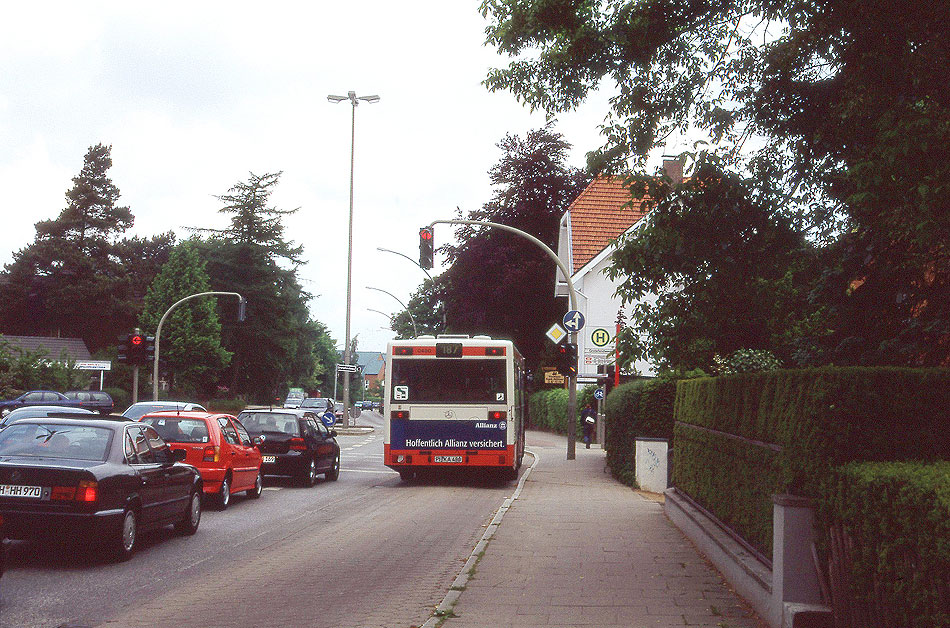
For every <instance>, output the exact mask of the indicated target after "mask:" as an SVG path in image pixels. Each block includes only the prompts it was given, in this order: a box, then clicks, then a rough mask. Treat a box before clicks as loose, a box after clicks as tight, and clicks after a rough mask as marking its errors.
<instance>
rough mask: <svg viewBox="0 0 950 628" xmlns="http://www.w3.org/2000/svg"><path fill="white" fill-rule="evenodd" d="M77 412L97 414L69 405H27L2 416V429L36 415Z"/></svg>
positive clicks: (64, 414) (82, 414)
mask: <svg viewBox="0 0 950 628" xmlns="http://www.w3.org/2000/svg"><path fill="white" fill-rule="evenodd" d="M76 414H78V415H80V416H87V417H88V416H95V414H96V413H95V412H93V411H92V410H85V409H83V408H72V407H69V406H26V407H24V408H17V409H16V410H11V411H10V413H9V414H6V415H4V417H3V418H0V430H2V429H3V428H5V427H6V426H8V425H13V424H14V423H17V422H19V421H22V420H23V419H35V418H36V417H44V416H59V417H64V416H65V417H67V418H69V417H71V416H73V415H76Z"/></svg>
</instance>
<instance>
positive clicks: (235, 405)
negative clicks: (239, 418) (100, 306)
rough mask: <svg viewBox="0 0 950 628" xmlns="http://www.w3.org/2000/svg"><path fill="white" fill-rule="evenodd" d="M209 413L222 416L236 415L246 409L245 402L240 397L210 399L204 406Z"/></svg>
mask: <svg viewBox="0 0 950 628" xmlns="http://www.w3.org/2000/svg"><path fill="white" fill-rule="evenodd" d="M205 407H206V408H208V411H210V412H221V413H224V414H234V415H237V414H239V413H240V412H241V410H243V409H244V408H246V407H247V402H246V401H245V400H243V399H241V398H240V397H235V398H233V399H211V400H210V401H208V403H207V404H205Z"/></svg>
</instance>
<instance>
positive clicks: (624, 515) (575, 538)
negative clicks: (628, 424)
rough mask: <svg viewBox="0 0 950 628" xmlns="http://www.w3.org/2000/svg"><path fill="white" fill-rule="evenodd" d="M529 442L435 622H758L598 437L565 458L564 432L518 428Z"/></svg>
mask: <svg viewBox="0 0 950 628" xmlns="http://www.w3.org/2000/svg"><path fill="white" fill-rule="evenodd" d="M528 449H529V450H530V451H533V452H535V453H537V454H538V455H539V458H540V459H539V460H538V463H537V465H536V466H535V467H534V469H533V470H532V471H531V474H530V476H529V477H528V479H527V481H526V482H525V484H524V489H523V491H522V493H521V495H520V496H519V498H518V499H517V500H515V501H514V502H513V503H512V504H511V507H510V509H509V510H508V511H507V512H506V513H505V514H504V518H503V519H502V521H501V523H500V525H499V526H498V528H497V531H496V532H495V534H494V536H493V537H492V539H491V541H490V542H489V544H488V546H487V549H486V550H485V553H484V556H483V557H482V558H481V560H479V562H478V563H477V565H476V567H475V571H474V574H473V575H472V577H471V578H470V579H469V580H468V582H467V583H466V585H465V588H464V591H462V593H461V595H460V596H459V598H458V601H457V603H456V604H455V606H454V608H453V609H452V613H454V616H452V614H450V615H449V618H448V619H447V620H446V621H445V623H444V624H443V628H484V627H485V626H492V627H493V628H506V627H512V628H514V627H516V626H517V627H520V626H535V625H537V626H541V625H552V626H585V627H589V626H598V627H602V628H612V627H614V626H616V627H621V626H622V627H624V628H667V627H669V628H673V627H674V626H675V627H677V628H681V627H682V626H704V627H715V628H762V627H764V626H765V623H764V622H762V621H761V620H760V619H758V618H757V617H756V616H755V615H754V614H753V613H752V611H751V610H749V609H748V607H746V606H745V605H744V603H742V602H741V600H740V599H739V598H738V597H737V596H736V595H735V594H734V593H732V592H731V590H730V589H729V588H728V586H727V585H726V584H725V582H724V580H723V579H722V577H721V576H720V575H719V574H718V573H717V572H716V571H715V570H714V569H713V568H712V567H710V566H709V565H708V563H706V561H705V560H704V559H703V558H702V556H701V555H700V554H699V553H698V552H697V551H696V549H695V548H694V547H693V546H692V544H690V542H689V541H688V540H687V539H686V537H684V536H683V535H682V534H681V533H680V531H679V530H678V529H677V528H676V527H675V526H674V525H673V524H672V523H670V521H669V520H668V519H667V518H666V516H665V515H664V514H663V506H662V504H661V503H659V502H658V501H657V500H656V499H649V498H648V497H646V496H644V495H641V494H639V493H637V492H636V491H633V490H631V489H630V488H629V487H626V486H624V485H622V484H620V483H619V482H617V481H616V480H614V479H613V478H612V477H611V476H610V474H609V473H605V472H604V459H605V453H604V451H603V450H602V449H600V446H599V445H594V446H591V449H585V448H584V444H583V443H578V448H577V457H576V460H567V459H566V457H567V439H566V438H565V437H562V436H557V435H552V434H547V433H542V432H529V433H528ZM531 463H532V459H531V457H530V456H527V455H526V456H525V464H526V465H530V464H531ZM657 499H659V498H657Z"/></svg>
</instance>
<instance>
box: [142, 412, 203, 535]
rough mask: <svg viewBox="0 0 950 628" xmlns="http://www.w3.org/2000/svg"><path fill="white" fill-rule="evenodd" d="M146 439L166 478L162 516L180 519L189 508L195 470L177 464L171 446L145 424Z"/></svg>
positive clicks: (167, 518) (152, 428)
mask: <svg viewBox="0 0 950 628" xmlns="http://www.w3.org/2000/svg"><path fill="white" fill-rule="evenodd" d="M145 440H147V441H148V446H149V449H151V450H152V455H153V456H154V458H155V462H156V463H158V465H159V468H160V469H161V470H162V476H163V478H164V484H165V488H164V491H163V492H162V506H161V513H162V517H163V518H164V519H166V520H169V519H171V520H178V519H179V518H180V517H181V515H182V513H184V512H185V511H186V510H187V508H188V505H189V502H190V498H191V487H192V482H193V480H194V472H193V471H192V470H191V468H190V467H188V466H186V465H182V464H175V459H174V457H173V456H172V450H171V447H169V446H168V443H166V442H165V441H164V440H163V439H162V437H161V436H159V435H158V432H157V431H155V428H154V427H152V426H151V425H146V426H145Z"/></svg>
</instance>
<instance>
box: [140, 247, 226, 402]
mask: <svg viewBox="0 0 950 628" xmlns="http://www.w3.org/2000/svg"><path fill="white" fill-rule="evenodd" d="M206 265H207V264H206V262H205V261H204V259H202V256H201V251H200V249H199V245H198V242H196V241H194V240H189V241H185V242H182V243H181V244H179V245H178V246H176V247H175V248H174V249H173V250H172V252H171V255H170V256H169V259H168V261H167V262H166V263H165V265H164V266H162V270H161V271H160V272H159V273H158V276H157V277H155V280H154V281H153V282H152V284H151V285H150V286H149V289H148V292H147V293H146V295H145V306H144V309H143V311H142V314H141V316H140V317H139V324H140V327H141V328H142V329H144V330H146V332H148V333H154V332H155V331H156V330H157V327H158V323H159V321H161V319H162V316H163V315H164V314H165V312H166V311H167V310H168V308H169V307H171V306H172V305H173V304H174V303H176V302H177V301H178V300H180V299H183V298H185V297H187V296H189V295H192V294H197V293H200V292H208V291H210V290H211V281H210V278H209V277H208V273H207V271H206V270H205V268H206ZM159 350H160V353H159V358H160V359H161V360H162V362H163V363H164V365H165V370H167V371H168V372H170V373H171V374H172V379H173V380H174V386H173V387H174V389H175V390H176V391H181V392H182V393H184V394H186V395H189V396H194V395H195V394H198V395H201V396H210V395H211V394H213V393H214V390H215V386H216V385H217V384H218V381H219V378H220V377H221V374H222V371H223V369H224V367H226V366H227V365H228V363H229V362H230V359H231V354H230V353H229V352H228V351H226V350H225V349H224V348H223V347H222V346H221V323H220V321H219V319H218V312H217V308H216V307H215V301H214V298H213V297H210V296H209V297H197V298H195V299H190V300H188V301H186V302H185V303H182V304H181V305H179V306H178V307H176V308H175V309H174V310H173V311H172V313H171V314H169V316H168V318H167V319H165V322H164V323H163V324H162V335H161V337H160V338H159Z"/></svg>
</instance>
